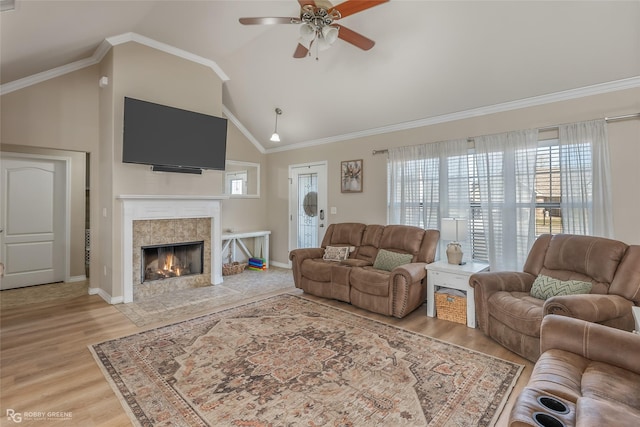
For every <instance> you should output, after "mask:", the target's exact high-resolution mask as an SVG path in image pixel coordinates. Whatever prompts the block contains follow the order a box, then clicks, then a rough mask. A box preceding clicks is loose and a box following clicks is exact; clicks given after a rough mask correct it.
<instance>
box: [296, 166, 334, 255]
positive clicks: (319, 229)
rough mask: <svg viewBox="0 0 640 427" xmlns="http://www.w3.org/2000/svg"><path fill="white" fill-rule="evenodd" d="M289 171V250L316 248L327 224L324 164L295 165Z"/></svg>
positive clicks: (325, 168) (320, 241)
mask: <svg viewBox="0 0 640 427" xmlns="http://www.w3.org/2000/svg"><path fill="white" fill-rule="evenodd" d="M289 172H290V173H289V176H290V184H291V189H290V196H289V200H290V204H289V220H290V221H289V223H290V226H289V250H292V249H296V248H317V247H319V246H320V243H322V238H323V237H324V231H325V230H326V225H327V224H328V221H327V191H326V188H327V178H326V176H327V165H326V163H313V164H306V165H295V166H290V167H289Z"/></svg>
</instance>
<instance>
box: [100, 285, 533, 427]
mask: <svg viewBox="0 0 640 427" xmlns="http://www.w3.org/2000/svg"><path fill="white" fill-rule="evenodd" d="M90 349H91V350H92V352H93V354H94V356H95V358H96V361H97V362H98V364H99V365H100V367H101V368H102V370H103V372H104V374H105V376H106V377H107V379H108V380H109V382H110V383H111V385H112V387H113V389H114V391H115V392H116V394H117V395H118V397H119V398H120V400H121V402H122V404H123V407H124V408H125V410H126V411H127V412H128V413H129V415H130V417H131V419H132V422H133V423H134V425H140V426H169V425H172V426H173V425H184V426H216V427H217V426H353V427H356V426H372V425H381V426H394V427H395V426H439V427H440V426H488V425H493V424H494V423H495V420H496V419H497V417H498V416H499V414H500V411H501V410H502V408H503V407H504V404H505V402H506V400H507V398H508V396H509V393H510V392H511V390H512V388H513V386H514V384H515V382H516V380H517V378H518V376H519V375H520V373H521V371H522V368H523V367H522V366H521V365H518V364H515V363H512V362H508V361H505V360H502V359H498V358H495V357H492V356H488V355H486V354H482V353H478V352H475V351H470V350H467V349H465V348H462V347H459V346H455V345H452V344H448V343H445V342H442V341H438V340H435V339H433V338H429V337H426V336H424V335H421V334H418V333H415V332H410V331H407V330H404V329H401V328H399V327H395V326H390V325H387V324H384V323H381V322H378V321H375V320H371V319H368V318H365V317H362V316H358V315H355V314H352V313H348V312H346V311H344V310H340V309H337V308H334V307H330V306H328V305H325V304H322V303H317V302H314V301H310V300H307V299H304V298H302V297H298V296H295V295H278V296H275V297H272V298H268V299H265V300H261V301H258V302H254V303H251V304H245V305H242V306H239V307H235V308H232V309H228V310H224V311H221V312H218V313H213V314H209V315H206V316H202V317H198V318H195V319H192V320H188V321H184V322H180V323H176V324H172V325H169V326H164V327H160V328H156V329H152V330H149V331H146V332H141V333H138V334H135V335H131V336H127V337H124V338H119V339H115V340H111V341H106V342H103V343H100V344H95V345H93V346H90Z"/></svg>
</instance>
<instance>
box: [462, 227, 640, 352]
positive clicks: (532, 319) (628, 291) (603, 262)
mask: <svg viewBox="0 0 640 427" xmlns="http://www.w3.org/2000/svg"><path fill="white" fill-rule="evenodd" d="M538 275H545V276H550V277H553V278H556V279H559V280H580V281H588V282H591V283H592V284H593V287H592V289H591V293H590V294H583V295H564V296H554V297H551V298H549V299H547V300H546V301H545V300H541V299H537V298H534V297H532V296H531V295H530V291H531V286H532V284H533V282H534V280H535V279H536V277H537V276H538ZM469 284H470V285H471V286H473V288H474V289H475V304H476V315H477V316H478V326H479V328H480V329H481V330H482V331H483V332H484V333H485V334H486V335H488V336H490V337H491V338H493V339H494V340H496V341H497V342H499V343H500V344H502V345H503V346H504V347H506V348H508V349H509V350H511V351H513V352H515V353H517V354H519V355H520V356H522V357H524V358H526V359H528V360H530V361H532V362H535V361H536V360H537V359H538V357H539V356H540V323H541V322H542V318H543V317H544V315H546V314H550V313H553V314H561V315H564V316H569V317H575V318H579V319H584V320H587V321H590V322H595V323H601V324H604V325H607V326H612V327H615V328H618V329H623V330H627V331H631V330H632V329H633V324H634V321H633V314H632V312H631V307H632V306H633V305H640V246H638V245H632V246H629V245H627V244H625V243H623V242H620V241H617V240H611V239H605V238H601V237H591V236H577V235H570V234H556V235H549V234H545V235H542V236H540V237H539V238H538V239H537V240H536V242H535V243H534V244H533V247H532V248H531V251H530V252H529V256H528V257H527V261H526V263H525V265H524V268H523V271H522V272H507V271H499V272H483V273H477V274H474V275H472V276H471V277H470V279H469Z"/></svg>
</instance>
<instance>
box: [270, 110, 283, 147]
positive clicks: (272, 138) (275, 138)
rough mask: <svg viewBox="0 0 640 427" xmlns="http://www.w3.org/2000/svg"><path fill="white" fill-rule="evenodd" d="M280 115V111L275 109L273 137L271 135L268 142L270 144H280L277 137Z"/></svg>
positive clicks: (278, 136)
mask: <svg viewBox="0 0 640 427" xmlns="http://www.w3.org/2000/svg"><path fill="white" fill-rule="evenodd" d="M280 114H282V110H281V109H279V108H276V128H275V130H274V131H273V135H271V139H270V141H272V142H280V135H278V116H279V115H280Z"/></svg>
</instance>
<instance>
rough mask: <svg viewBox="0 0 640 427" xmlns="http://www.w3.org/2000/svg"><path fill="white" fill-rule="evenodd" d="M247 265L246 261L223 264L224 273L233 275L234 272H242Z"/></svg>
mask: <svg viewBox="0 0 640 427" xmlns="http://www.w3.org/2000/svg"><path fill="white" fill-rule="evenodd" d="M246 266H247V263H246V262H237V261H236V262H232V263H231V264H223V265H222V275H223V276H231V275H232V274H239V273H242V272H243V271H244V269H245V267H246Z"/></svg>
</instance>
